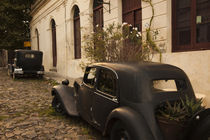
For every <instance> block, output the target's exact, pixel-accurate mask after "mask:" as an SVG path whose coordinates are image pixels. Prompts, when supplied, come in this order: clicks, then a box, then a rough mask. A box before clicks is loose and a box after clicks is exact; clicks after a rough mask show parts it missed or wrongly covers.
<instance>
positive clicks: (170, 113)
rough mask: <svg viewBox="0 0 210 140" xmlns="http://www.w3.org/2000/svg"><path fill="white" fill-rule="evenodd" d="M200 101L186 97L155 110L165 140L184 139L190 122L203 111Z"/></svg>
mask: <svg viewBox="0 0 210 140" xmlns="http://www.w3.org/2000/svg"><path fill="white" fill-rule="evenodd" d="M202 101H203V100H202V99H198V100H195V99H190V98H188V97H186V98H185V99H182V98H181V99H180V100H179V101H174V102H169V101H166V102H165V103H164V104H162V105H161V106H160V107H159V108H158V109H157V112H156V113H157V114H156V116H157V120H158V123H159V126H160V129H161V131H162V133H163V136H164V138H165V139H166V140H182V139H184V137H185V134H186V133H187V132H186V130H188V129H187V128H188V126H189V123H190V120H192V118H194V117H195V116H196V114H198V113H199V112H201V111H203V110H204V109H205V108H204V107H203V106H202Z"/></svg>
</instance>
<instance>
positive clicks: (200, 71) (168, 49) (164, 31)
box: [142, 0, 210, 107]
mask: <svg viewBox="0 0 210 140" xmlns="http://www.w3.org/2000/svg"><path fill="white" fill-rule="evenodd" d="M171 3H172V2H171V0H153V5H154V10H155V17H154V20H153V24H152V28H153V29H155V30H158V32H159V34H158V35H157V38H156V43H157V44H158V46H159V47H160V48H161V50H162V51H163V54H162V62H163V63H168V64H172V65H175V66H178V67H180V68H181V69H183V70H184V71H185V72H186V73H187V75H188V77H189V79H190V81H191V83H192V86H193V89H194V91H195V93H196V94H197V95H198V96H199V95H200V94H202V96H205V104H206V105H207V106H208V107H210V86H209V84H210V63H209V61H210V50H203V51H188V52H172V18H173V17H172V7H171V5H172V4H171ZM151 15H152V13H151V7H150V6H149V5H148V4H145V3H144V2H143V3H142V23H143V24H142V28H143V31H145V29H146V27H147V24H148V23H149V20H150V17H151ZM153 61H159V55H156V56H155V57H154V58H153Z"/></svg>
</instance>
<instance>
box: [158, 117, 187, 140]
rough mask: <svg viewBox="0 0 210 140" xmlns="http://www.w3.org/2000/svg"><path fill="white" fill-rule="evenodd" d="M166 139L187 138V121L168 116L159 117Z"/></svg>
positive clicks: (179, 139) (178, 139) (177, 139)
mask: <svg viewBox="0 0 210 140" xmlns="http://www.w3.org/2000/svg"><path fill="white" fill-rule="evenodd" d="M157 120H158V122H159V126H160V129H161V132H162V134H163V137H164V140H185V139H184V138H185V135H186V134H187V130H188V125H187V123H180V122H177V121H174V120H169V119H167V118H161V117H158V118H157Z"/></svg>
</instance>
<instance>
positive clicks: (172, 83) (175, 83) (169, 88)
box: [152, 79, 186, 92]
mask: <svg viewBox="0 0 210 140" xmlns="http://www.w3.org/2000/svg"><path fill="white" fill-rule="evenodd" d="M152 88H153V90H154V91H162V92H177V91H180V90H183V89H186V83H185V81H184V80H175V79H170V80H169V79H164V80H153V83H152Z"/></svg>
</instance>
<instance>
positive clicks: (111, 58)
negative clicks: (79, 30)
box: [83, 23, 159, 63]
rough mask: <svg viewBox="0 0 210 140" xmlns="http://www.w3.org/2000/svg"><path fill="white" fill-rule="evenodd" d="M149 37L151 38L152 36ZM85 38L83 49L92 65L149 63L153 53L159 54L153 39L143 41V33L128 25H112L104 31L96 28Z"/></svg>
mask: <svg viewBox="0 0 210 140" xmlns="http://www.w3.org/2000/svg"><path fill="white" fill-rule="evenodd" d="M147 36H148V37H151V34H150V35H147ZM83 38H84V44H83V48H84V51H85V55H86V58H87V59H88V60H89V62H90V63H92V62H140V61H149V60H150V59H151V56H150V55H151V54H152V53H156V52H159V49H157V46H156V45H155V43H154V42H151V39H149V40H147V41H143V40H142V34H141V32H139V30H138V29H137V28H136V27H132V25H130V24H127V23H123V24H122V25H120V24H115V23H112V24H109V25H108V26H107V27H105V28H103V29H102V28H101V27H96V28H95V31H94V32H92V33H91V34H89V33H87V34H85V35H84V36H83Z"/></svg>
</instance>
